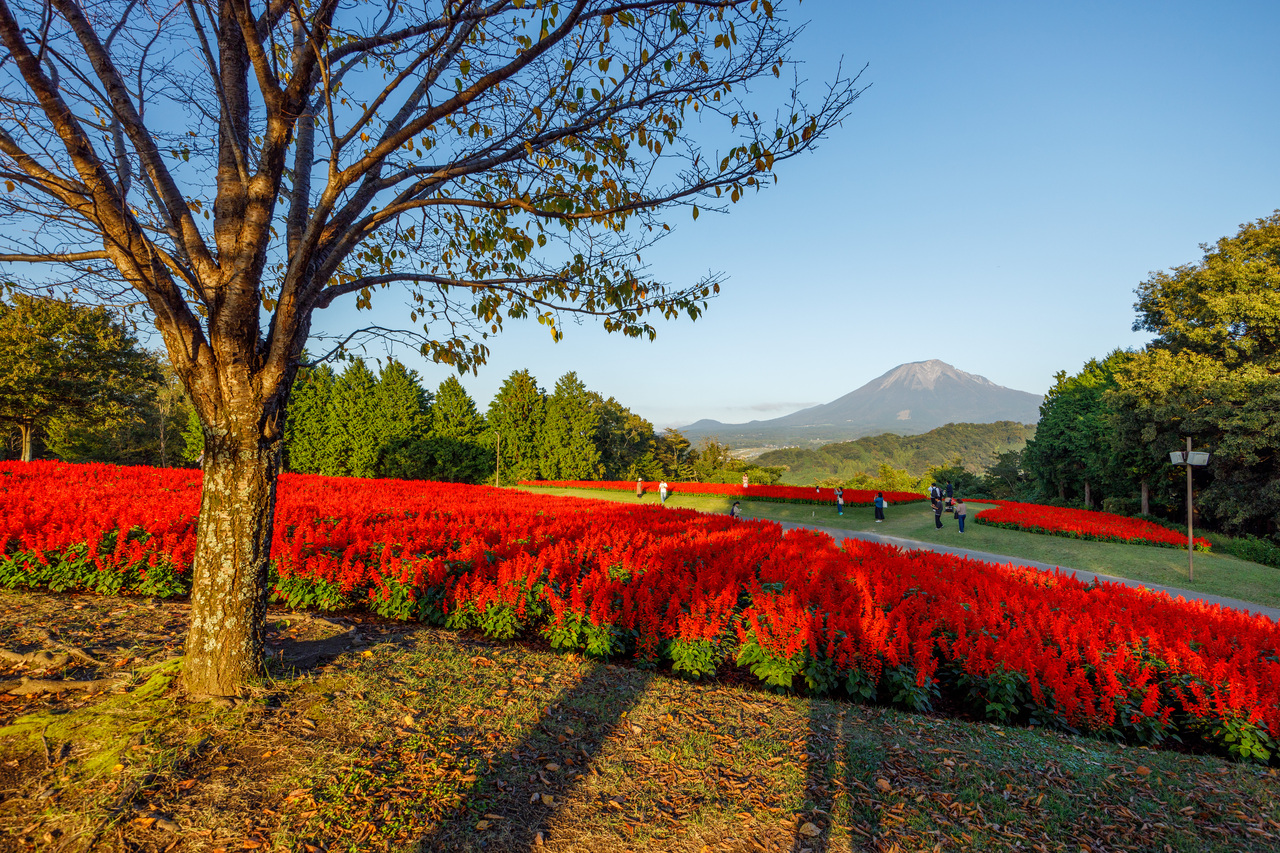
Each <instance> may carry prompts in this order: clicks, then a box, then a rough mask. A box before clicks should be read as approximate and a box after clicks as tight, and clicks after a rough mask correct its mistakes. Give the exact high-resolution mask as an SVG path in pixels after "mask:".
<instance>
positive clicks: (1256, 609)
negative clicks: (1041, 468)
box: [778, 521, 1280, 622]
mask: <svg viewBox="0 0 1280 853" xmlns="http://www.w3.org/2000/svg"><path fill="white" fill-rule="evenodd" d="M778 523H779V524H781V525H782V526H783V528H801V529H805V530H818V531H821V532H822V533H825V534H827V535H828V536H830V537H831V538H833V539H835V540H836V541H837V542H840V541H841V540H843V539H862V540H865V541H868V542H883V543H885V544H887V545H897V546H898V547H899V548H908V549H910V550H915V551H918V550H925V551H937V552H939V553H942V554H955V555H956V556H958V557H968V558H969V559H971V560H981V561H983V562H984V563H1011V564H1013V565H1015V566H1031V567H1032V568H1035V569H1040V570H1041V571H1053V570H1054V569H1057V570H1059V571H1061V572H1063V573H1064V574H1069V575H1072V576H1074V577H1076V578H1079V579H1080V580H1083V581H1091V580H1093V579H1094V578H1095V577H1096V578H1097V579H1098V580H1100V581H1108V582H1110V583H1119V584H1124V585H1125V586H1133V587H1139V586H1140V587H1145V588H1146V589H1153V590H1158V591H1160V592H1167V593H1169V595H1170V596H1172V597H1173V598H1178V597H1182V598H1185V599H1187V600H1188V601H1204V602H1206V603H1209V604H1221V605H1222V606H1223V607H1229V608H1231V609H1233V610H1244V611H1246V612H1248V613H1261V614H1263V615H1265V616H1268V617H1270V618H1271V619H1273V620H1275V621H1277V622H1280V608H1278V607H1267V606H1265V605H1262V604H1255V603H1253V602H1252V601H1241V600H1239V599H1237V598H1223V597H1222V596H1220V595H1209V594H1208V593H1204V592H1195V591H1194V590H1190V589H1178V588H1177V587H1172V586H1163V585H1161V584H1156V583H1143V582H1142V581H1135V580H1129V579H1128V578H1117V577H1112V576H1111V575H1100V574H1098V573H1097V572H1085V571H1079V570H1077V569H1072V568H1069V567H1067V566H1055V565H1052V564H1050V563H1038V562H1036V561H1035V560H1025V559H1023V558H1022V557H1008V556H1005V555H1003V554H988V553H987V552H985V551H970V550H969V549H968V548H953V547H951V546H950V545H935V544H933V543H932V542H921V541H919V540H917V539H903V538H901V537H898V536H883V535H881V534H879V533H871V532H870V531H865V530H845V529H843V528H840V527H823V526H822V525H820V524H797V523H796V522H792V521H781V522H778Z"/></svg>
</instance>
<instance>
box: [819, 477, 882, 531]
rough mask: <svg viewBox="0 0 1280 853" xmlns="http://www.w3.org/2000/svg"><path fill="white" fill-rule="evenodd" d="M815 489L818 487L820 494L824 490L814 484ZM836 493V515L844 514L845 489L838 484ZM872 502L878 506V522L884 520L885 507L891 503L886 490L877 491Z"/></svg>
mask: <svg viewBox="0 0 1280 853" xmlns="http://www.w3.org/2000/svg"><path fill="white" fill-rule="evenodd" d="M814 489H816V490H817V491H818V492H819V494H820V493H821V491H822V489H821V487H820V486H814ZM835 494H836V515H844V489H843V488H842V487H840V486H836V488H835ZM872 503H873V504H874V505H875V508H876V524H879V523H880V522H882V521H884V508H885V507H887V506H888V505H889V502H888V501H887V500H885V499H884V492H876V499H875V500H874V501H872Z"/></svg>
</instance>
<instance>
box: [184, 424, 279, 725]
mask: <svg viewBox="0 0 1280 853" xmlns="http://www.w3.org/2000/svg"><path fill="white" fill-rule="evenodd" d="M255 420H256V419H255ZM252 432H258V431H256V430H255V431H252ZM204 439H205V444H204V446H205V454H204V488H203V491H202V493H201V498H200V528H199V530H198V531H197V533H196V553H195V565H194V567H193V568H192V582H191V629H190V631H189V633H188V635H187V645H186V657H185V659H184V661H183V670H182V684H183V687H184V689H185V690H186V693H187V695H188V696H190V697H192V698H196V699H201V698H209V697H216V696H237V695H239V694H240V691H241V689H242V688H243V687H244V686H246V685H247V684H251V683H252V682H254V681H256V680H257V679H259V678H260V677H261V676H262V675H263V674H264V668H263V652H264V643H263V641H264V638H263V624H264V619H265V615H266V609H267V593H268V588H267V569H268V565H269V560H270V556H271V539H272V531H273V528H274V521H275V505H276V483H277V480H278V477H279V473H280V462H281V459H280V456H281V445H282V442H281V441H280V440H279V438H278V437H277V438H275V439H267V438H263V437H262V436H261V435H260V434H255V435H248V436H234V435H224V436H218V435H215V434H212V433H211V431H210V430H208V429H207V428H206V430H205V437H204Z"/></svg>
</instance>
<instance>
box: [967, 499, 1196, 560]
mask: <svg viewBox="0 0 1280 853" xmlns="http://www.w3.org/2000/svg"><path fill="white" fill-rule="evenodd" d="M981 502H982V503H988V501H981ZM990 503H996V504H998V505H997V506H996V507H995V508H994V509H984V510H983V511H982V512H980V513H978V514H977V515H976V516H974V521H976V522H978V523H979V524H990V525H992V526H993V527H1007V528H1010V529H1013V530H1027V531H1030V532H1031V533H1048V534H1051V535H1053V536H1069V537H1071V538H1073V539H1092V540H1095V541H1098V542H1128V543H1132V544H1137V545H1158V546H1160V547H1162V548H1186V547H1187V535H1186V534H1185V533H1179V532H1177V531H1176V530H1170V529H1169V528H1167V527H1161V526H1160V525H1158V524H1153V523H1151V522H1150V521H1146V520H1145V519H1141V518H1129V517H1127V516H1123V515H1115V514H1113V513H1110V512H1094V511H1092V510H1083V509H1067V508H1064V507H1056V506H1041V505H1040V504H1024V503H1016V502H1014V501H990ZM1209 547H1210V544H1209V540H1208V539H1200V538H1197V539H1196V550H1197V551H1208V550H1209Z"/></svg>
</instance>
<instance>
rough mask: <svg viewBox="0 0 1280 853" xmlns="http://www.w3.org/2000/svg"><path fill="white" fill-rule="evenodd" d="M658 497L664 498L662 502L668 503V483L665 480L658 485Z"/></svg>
mask: <svg viewBox="0 0 1280 853" xmlns="http://www.w3.org/2000/svg"><path fill="white" fill-rule="evenodd" d="M658 495H659V496H660V497H661V498H662V502H663V503H666V502H667V481H666V480H663V481H662V482H661V483H659V484H658Z"/></svg>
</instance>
